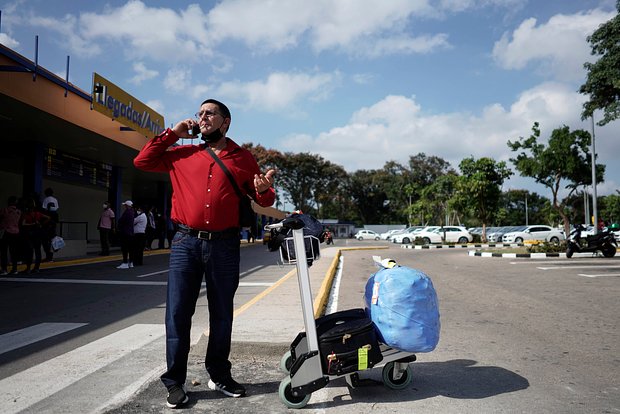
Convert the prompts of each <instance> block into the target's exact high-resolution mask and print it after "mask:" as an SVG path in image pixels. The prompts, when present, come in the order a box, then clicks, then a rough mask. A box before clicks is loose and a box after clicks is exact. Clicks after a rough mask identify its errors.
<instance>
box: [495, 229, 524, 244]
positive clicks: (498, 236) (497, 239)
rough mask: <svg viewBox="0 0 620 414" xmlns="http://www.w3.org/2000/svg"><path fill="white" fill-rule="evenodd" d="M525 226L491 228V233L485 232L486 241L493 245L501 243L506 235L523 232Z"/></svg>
mask: <svg viewBox="0 0 620 414" xmlns="http://www.w3.org/2000/svg"><path fill="white" fill-rule="evenodd" d="M526 227H527V226H503V227H492V230H491V231H488V230H487V241H489V242H493V243H501V242H502V240H503V237H504V235H505V234H506V233H510V232H515V231H523V230H525V229H526Z"/></svg>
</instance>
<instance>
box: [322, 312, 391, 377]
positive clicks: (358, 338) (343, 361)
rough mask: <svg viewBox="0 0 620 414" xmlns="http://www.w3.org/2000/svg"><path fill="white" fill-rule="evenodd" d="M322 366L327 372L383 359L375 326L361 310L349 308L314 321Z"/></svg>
mask: <svg viewBox="0 0 620 414" xmlns="http://www.w3.org/2000/svg"><path fill="white" fill-rule="evenodd" d="M316 327H317V334H318V339H319V350H320V353H321V365H322V367H323V372H324V373H325V374H327V375H343V374H347V373H350V372H354V371H361V370H365V369H369V368H372V367H373V366H375V365H376V364H378V363H379V362H381V361H382V360H383V355H382V354H381V350H380V348H379V341H378V339H377V333H376V331H375V325H374V323H373V322H372V320H371V319H370V318H368V316H366V312H365V311H364V309H348V310H345V311H341V312H336V313H333V314H330V315H326V316H323V317H321V318H318V319H317V320H316Z"/></svg>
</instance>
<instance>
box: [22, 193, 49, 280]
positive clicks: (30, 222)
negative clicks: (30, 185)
mask: <svg viewBox="0 0 620 414" xmlns="http://www.w3.org/2000/svg"><path fill="white" fill-rule="evenodd" d="M49 221H50V217H49V216H46V215H45V214H43V213H41V212H40V211H38V210H37V207H36V203H35V201H34V199H33V198H28V199H26V200H24V211H23V213H22V215H21V217H20V220H19V229H20V230H19V233H20V235H21V237H22V240H23V246H24V247H25V252H26V269H25V270H24V271H23V272H22V273H25V274H28V273H31V272H34V273H39V267H40V266H41V242H42V240H43V229H44V226H45V225H46V224H47V223H48V222H49ZM33 254H34V268H33V269H30V266H32V256H33Z"/></svg>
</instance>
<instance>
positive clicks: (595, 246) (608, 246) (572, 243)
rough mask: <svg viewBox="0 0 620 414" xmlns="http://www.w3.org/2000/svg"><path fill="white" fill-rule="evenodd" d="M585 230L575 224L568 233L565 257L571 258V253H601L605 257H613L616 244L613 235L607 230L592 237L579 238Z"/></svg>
mask: <svg viewBox="0 0 620 414" xmlns="http://www.w3.org/2000/svg"><path fill="white" fill-rule="evenodd" d="M585 229H586V228H585V227H584V226H582V225H581V224H576V225H575V226H574V228H573V230H571V232H570V236H569V238H568V240H567V246H566V257H567V258H569V259H570V258H571V257H573V253H587V252H592V253H595V252H598V251H600V252H601V253H603V256H605V257H614V256H615V255H616V249H617V248H618V244H617V243H616V239H615V237H614V234H613V233H612V232H610V231H609V230H604V231H601V232H600V233H597V234H595V235H592V236H586V237H585V239H584V238H583V237H581V232H582V231H584V230H585Z"/></svg>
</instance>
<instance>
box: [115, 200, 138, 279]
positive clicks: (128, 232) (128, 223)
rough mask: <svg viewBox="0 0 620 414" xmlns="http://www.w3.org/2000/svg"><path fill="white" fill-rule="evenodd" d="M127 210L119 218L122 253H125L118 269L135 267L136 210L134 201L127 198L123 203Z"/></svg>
mask: <svg viewBox="0 0 620 414" xmlns="http://www.w3.org/2000/svg"><path fill="white" fill-rule="evenodd" d="M123 207H124V208H125V211H123V214H121V217H120V218H119V219H118V238H119V241H120V243H121V253H122V254H123V263H121V264H120V265H119V266H117V267H116V268H117V269H129V268H131V267H133V250H132V239H133V219H134V217H135V215H136V214H135V212H134V210H133V202H132V201H131V200H127V201H125V202H124V203H123Z"/></svg>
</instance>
